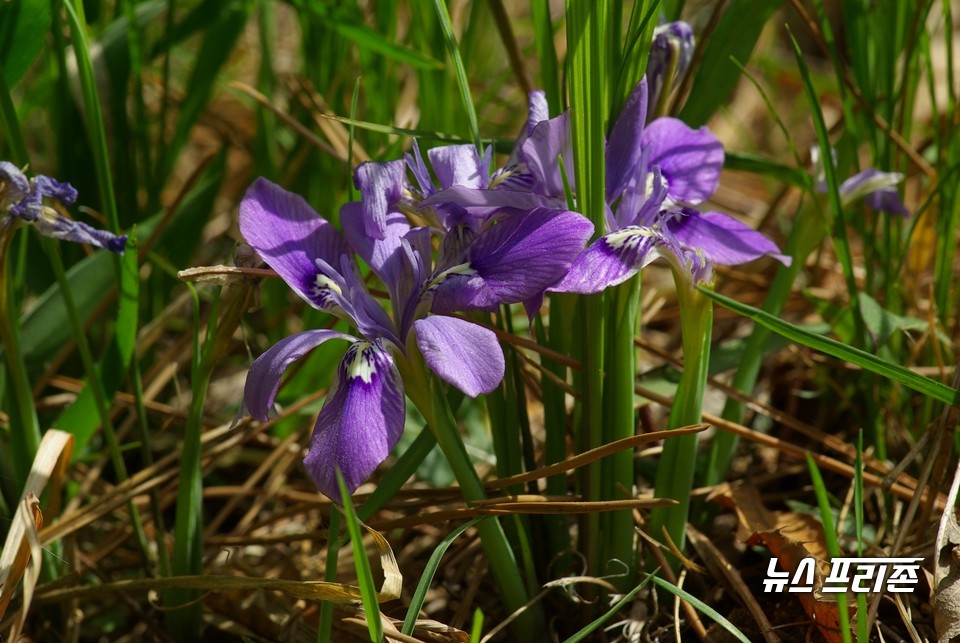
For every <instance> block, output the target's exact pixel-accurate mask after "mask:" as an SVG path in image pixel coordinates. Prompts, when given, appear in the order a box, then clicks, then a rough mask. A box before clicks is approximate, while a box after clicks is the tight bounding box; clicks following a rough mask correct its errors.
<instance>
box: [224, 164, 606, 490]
mask: <svg viewBox="0 0 960 643" xmlns="http://www.w3.org/2000/svg"><path fill="white" fill-rule="evenodd" d="M395 163H400V164H401V165H396V164H395ZM402 163H403V162H402V161H399V162H394V164H389V163H378V164H371V163H368V164H365V165H363V166H360V167H359V168H358V169H357V172H356V180H357V183H358V184H359V185H360V188H361V193H362V195H363V197H364V198H363V201H361V202H356V203H348V204H346V205H345V206H344V207H343V209H342V210H341V221H342V223H343V227H344V231H345V233H346V236H347V238H348V239H349V240H350V242H351V244H352V246H353V248H352V249H351V247H350V245H348V244H347V241H346V240H345V239H344V237H343V236H341V234H340V233H339V232H338V231H337V230H336V229H335V228H334V227H333V225H332V224H330V223H329V222H327V221H326V220H324V219H323V218H321V217H320V216H319V215H318V214H317V213H316V212H315V211H314V210H313V209H312V208H311V207H310V206H309V205H308V204H307V203H306V201H304V200H303V199H302V198H301V197H299V196H298V195H296V194H292V193H290V192H287V191H286V190H284V189H282V188H281V187H279V186H277V185H275V184H273V183H271V182H269V181H267V180H266V179H262V178H261V179H258V180H257V181H256V182H254V184H253V185H252V186H251V187H250V189H249V190H247V193H246V195H245V196H244V198H243V201H242V202H241V204H240V230H241V232H242V233H243V236H244V238H245V239H246V241H247V243H249V244H250V245H251V246H252V247H253V248H254V249H255V250H256V251H257V252H258V253H259V254H260V256H262V257H263V258H264V260H265V261H266V262H267V264H269V265H270V266H271V267H272V268H273V269H274V270H275V271H276V272H277V273H278V274H279V275H280V277H282V278H283V280H284V281H286V282H287V284H288V285H290V287H291V288H293V290H294V291H295V292H296V293H297V294H298V295H299V296H300V297H301V298H303V299H304V300H305V301H306V302H307V303H309V304H310V305H311V306H313V307H314V308H317V309H320V310H324V311H327V312H330V313H332V314H334V315H337V316H339V317H341V318H342V319H345V320H347V321H348V322H349V323H350V324H351V325H353V326H354V327H355V328H356V329H357V332H358V336H352V335H348V334H346V333H341V332H337V331H333V330H309V331H306V332H302V333H299V334H296V335H292V336H290V337H287V338H286V339H284V340H282V341H280V342H278V343H277V344H276V345H274V346H273V347H272V348H270V349H269V350H267V351H266V352H265V353H264V354H263V355H261V356H260V357H259V358H258V359H257V360H256V361H255V362H254V364H253V366H252V367H251V369H250V373H249V375H248V376H247V382H246V387H245V391H244V402H245V404H246V407H247V409H248V410H249V411H250V413H251V415H253V416H254V417H256V418H258V419H260V420H262V421H266V419H267V417H268V413H269V410H270V408H271V407H272V406H273V401H274V398H275V397H276V394H277V390H278V388H279V385H280V378H281V376H282V374H283V372H284V370H285V369H286V368H287V366H289V365H290V364H291V363H292V362H293V361H295V360H296V359H299V358H300V357H302V356H303V355H305V354H306V353H307V352H309V351H310V350H312V349H313V348H314V347H316V346H318V345H320V344H322V343H323V342H325V341H327V340H330V339H340V340H345V341H347V342H349V347H348V348H347V351H346V353H345V354H344V356H343V359H342V360H341V362H340V366H339V368H338V372H337V378H336V380H335V383H334V386H333V388H332V389H331V391H330V392H329V393H328V395H327V398H326V401H325V402H324V405H323V408H322V409H321V411H320V415H319V416H318V418H317V422H316V425H315V427H314V431H313V437H312V439H311V444H310V449H309V451H308V454H307V456H306V458H305V459H304V465H305V467H306V469H307V471H308V473H309V474H310V476H311V477H312V479H313V481H314V482H315V483H316V485H317V488H318V489H319V490H320V491H321V492H323V493H324V494H325V495H327V496H329V497H331V498H334V499H339V498H340V493H339V490H338V487H337V482H336V477H335V469H336V467H339V468H340V470H341V471H342V473H343V476H344V479H345V481H346V483H347V487H348V488H349V489H350V490H351V492H352V491H353V490H355V489H356V488H357V487H358V486H359V485H360V484H361V483H362V482H363V481H364V480H365V479H366V478H367V477H369V476H370V475H371V474H372V473H373V471H374V470H375V469H376V467H377V466H378V465H379V464H380V463H381V462H383V460H384V459H386V457H387V456H388V455H389V453H390V451H391V450H392V449H393V447H394V446H395V445H396V443H397V441H398V440H399V439H400V435H401V434H402V433H403V426H404V417H405V413H404V409H405V407H404V383H403V381H402V379H401V377H400V371H401V370H402V371H403V372H404V373H406V372H409V371H410V370H411V369H416V368H417V367H416V366H415V364H416V363H418V361H419V358H418V354H419V355H422V357H423V361H424V362H425V363H426V365H427V366H429V367H430V369H432V370H433V371H434V372H435V373H436V374H437V375H438V376H439V377H440V378H441V379H442V380H443V381H445V382H447V383H449V384H452V385H453V386H456V387H457V388H458V389H460V390H461V391H463V392H464V393H466V394H467V395H470V396H473V397H475V396H477V395H479V394H481V393H489V392H490V391H492V390H494V389H495V388H496V387H497V386H498V385H499V383H500V381H501V380H502V378H503V372H504V359H503V352H502V350H501V348H500V345H499V343H498V342H497V338H496V335H495V334H494V333H493V332H492V331H491V330H489V329H486V328H484V327H482V326H479V325H477V324H474V323H472V322H469V321H466V320H464V319H461V318H458V317H451V316H448V315H442V314H434V315H431V314H429V313H430V312H431V311H433V312H445V313H446V312H453V311H458V310H459V311H466V310H479V309H489V308H490V307H496V306H498V305H499V304H501V303H515V302H518V301H522V300H523V299H525V298H527V297H530V296H532V294H534V293H536V292H538V291H542V290H543V289H544V288H546V287H547V286H549V285H550V284H552V283H555V282H556V281H558V280H559V279H560V278H561V277H562V275H563V274H564V273H565V272H566V270H567V269H568V268H569V266H570V264H571V263H572V261H573V259H574V258H575V257H576V256H577V254H578V253H579V252H580V250H581V249H582V248H583V245H584V244H585V243H586V241H587V239H589V237H590V234H591V233H592V228H593V226H592V225H591V224H590V222H589V221H587V220H586V219H584V218H583V217H582V216H580V215H578V214H576V213H573V212H555V211H548V210H544V209H542V210H541V211H538V212H531V213H529V215H528V216H526V217H524V218H523V219H522V220H521V219H520V218H517V217H510V216H504V217H495V218H492V219H491V220H489V221H488V222H487V223H486V225H485V226H484V227H483V228H482V229H481V230H480V231H479V232H478V233H476V234H475V235H474V236H469V235H465V236H464V237H463V238H462V239H461V240H460V243H458V244H457V246H458V247H457V253H456V255H455V257H454V255H450V257H453V258H452V259H451V258H450V257H448V261H447V262H446V263H445V264H441V263H438V264H437V265H436V266H435V267H434V266H432V263H433V262H432V261H431V254H432V252H431V251H432V244H431V237H432V235H433V232H432V231H431V229H430V228H428V227H414V226H412V225H411V224H410V222H409V221H408V219H407V217H406V216H405V215H404V213H403V212H401V211H400V210H399V209H398V208H397V206H398V204H400V203H401V202H403V201H404V199H405V197H404V192H405V189H406V188H405V184H404V181H403V165H402ZM445 241H446V240H444V241H442V242H441V245H443V243H445ZM353 250H356V252H357V254H359V255H360V257H361V258H362V259H363V260H364V261H365V262H366V263H367V264H368V265H369V266H370V268H371V270H372V271H373V272H374V273H375V274H376V275H377V276H378V277H379V278H380V279H381V280H382V281H383V282H384V284H385V285H386V286H387V290H388V292H389V296H390V304H391V305H390V313H388V312H387V311H386V310H385V309H384V308H383V307H382V306H381V305H380V304H379V303H378V302H377V301H375V300H374V299H373V298H372V297H371V296H370V295H369V293H368V292H367V290H366V288H365V287H364V285H363V283H362V281H361V280H360V278H359V276H358V273H357V270H356V267H355V264H354V259H353ZM398 365H399V367H400V369H399V370H398ZM408 385H410V383H409V382H408Z"/></svg>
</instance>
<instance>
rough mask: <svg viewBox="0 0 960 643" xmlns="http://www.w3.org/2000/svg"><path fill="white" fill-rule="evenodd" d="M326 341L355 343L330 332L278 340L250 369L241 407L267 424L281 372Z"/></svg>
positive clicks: (346, 337) (312, 331)
mask: <svg viewBox="0 0 960 643" xmlns="http://www.w3.org/2000/svg"><path fill="white" fill-rule="evenodd" d="M328 339H346V340H349V341H354V338H353V337H351V336H350V335H345V334H343V333H338V332H337V331H333V330H324V329H320V330H308V331H306V332H303V333H298V334H296V335H290V336H289V337H286V338H284V339H281V340H280V341H279V342H277V343H276V344H274V345H273V346H271V347H270V348H269V349H267V351H266V352H265V353H264V354H263V355H261V356H260V357H258V358H257V360H256V361H255V362H254V363H253V366H251V367H250V372H249V373H247V382H246V384H245V385H244V387H243V404H244V406H246V407H247V411H249V412H250V415H252V416H253V417H255V418H257V419H258V420H260V421H261V422H266V421H267V418H268V417H269V414H270V409H271V408H272V407H273V400H274V398H276V396H277V390H278V389H279V388H280V378H281V377H282V376H283V372H284V371H285V370H287V367H288V366H290V364H292V363H293V362H295V361H296V360H298V359H300V358H301V357H303V356H304V355H306V354H307V353H309V352H310V351H311V350H313V349H314V348H316V347H317V346H319V345H320V344H322V343H323V342H325V341H327V340H328Z"/></svg>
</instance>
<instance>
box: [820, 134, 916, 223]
mask: <svg viewBox="0 0 960 643" xmlns="http://www.w3.org/2000/svg"><path fill="white" fill-rule="evenodd" d="M830 156H831V157H832V158H833V162H834V165H836V157H835V154H834V151H833V150H830ZM810 161H811V163H812V164H813V171H814V175H815V176H816V177H817V185H816V189H817V192H826V191H827V181H826V179H825V178H824V172H823V161H822V159H821V158H820V148H819V147H816V146H815V147H813V148H811V150H810ZM902 181H903V174H901V173H899V172H883V171H881V170H875V169H873V168H868V169H866V170H863V171H862V172H858V173H857V174H854V175H853V176H851V177H850V178H849V179H847V180H846V181H844V182H843V183H841V184H840V202H841V204H842V205H843V206H844V207H846V206H848V205H850V204H851V203H854V202H855V201H858V200H860V199H863V202H864V203H866V204H867V205H868V206H870V207H871V208H873V209H874V210H880V211H882V212H889V213H890V214H898V215H900V216H902V217H908V216H910V211H909V210H907V206H905V205H904V204H903V201H902V200H901V199H900V194H899V192H897V188H896V186H897V185H898V184H900V183H901V182H902Z"/></svg>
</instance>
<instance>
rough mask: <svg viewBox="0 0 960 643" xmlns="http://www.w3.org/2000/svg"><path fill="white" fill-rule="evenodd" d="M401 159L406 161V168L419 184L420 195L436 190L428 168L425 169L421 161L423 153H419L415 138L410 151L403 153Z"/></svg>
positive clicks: (429, 193) (426, 194)
mask: <svg viewBox="0 0 960 643" xmlns="http://www.w3.org/2000/svg"><path fill="white" fill-rule="evenodd" d="M403 159H404V161H406V164H407V169H408V170H410V173H411V174H412V175H413V178H415V179H416V180H417V184H418V185H419V186H420V195H421V196H424V197H426V196H429V195H431V194H433V193H434V192H436V191H437V189H436V188H435V187H434V185H433V179H431V178H430V170H428V169H427V164H426V163H424V162H423V155H422V154H420V145H419V144H418V143H417V139H413V148H412V151H411V152H407V153H406V154H404V155H403Z"/></svg>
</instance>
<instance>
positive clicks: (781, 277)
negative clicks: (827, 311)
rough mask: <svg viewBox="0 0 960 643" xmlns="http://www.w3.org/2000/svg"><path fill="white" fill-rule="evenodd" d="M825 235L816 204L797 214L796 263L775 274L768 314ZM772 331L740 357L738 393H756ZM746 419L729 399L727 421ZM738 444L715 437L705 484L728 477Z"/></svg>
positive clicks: (754, 335) (758, 335)
mask: <svg viewBox="0 0 960 643" xmlns="http://www.w3.org/2000/svg"><path fill="white" fill-rule="evenodd" d="M825 235H826V228H825V226H824V219H823V213H822V211H821V210H820V208H819V207H817V205H816V204H815V203H811V204H810V205H809V206H808V207H806V208H804V209H802V210H801V211H800V212H799V213H798V214H797V217H796V222H795V223H794V226H793V231H792V232H791V233H790V238H789V239H788V240H787V254H789V255H790V256H791V257H792V258H793V261H792V262H791V264H790V265H789V266H781V267H780V268H779V269H778V270H777V273H776V275H774V277H773V281H772V282H771V283H770V288H769V290H768V291H767V297H766V299H765V300H764V302H763V310H764V311H766V312H768V313H770V314H771V315H776V316H778V317H779V316H780V312H781V311H782V310H783V307H784V306H785V305H786V303H787V300H788V299H789V298H790V292H791V289H792V288H793V284H794V282H795V281H796V279H797V275H799V274H800V271H801V270H803V266H804V264H806V262H807V257H809V256H810V253H811V252H813V249H814V248H816V247H817V246H819V245H820V242H821V241H822V240H823V237H824V236H825ZM771 332H772V331H770V330H769V329H767V328H764V327H763V326H759V325H756V326H754V328H753V330H752V332H751V333H750V337H749V338H748V339H747V343H746V345H745V346H744V349H743V353H742V354H741V356H740V365H739V366H738V367H737V372H736V374H734V376H733V382H732V386H733V388H734V389H736V390H737V391H740V392H741V393H746V394H750V393H751V392H752V391H753V386H754V384H755V383H756V381H757V376H758V375H759V374H760V366H761V363H762V362H763V356H764V354H765V351H766V349H767V343H768V341H769V339H770V336H771ZM743 417H744V405H743V403H742V402H740V401H738V400H736V399H734V398H732V397H731V398H727V402H726V404H725V405H724V407H723V419H724V420H730V421H731V422H736V423H737V424H742V423H743ZM738 442H739V439H738V438H737V436H736V435H734V434H732V433H727V432H726V431H721V432H719V433H717V435H716V436H714V438H713V442H712V443H711V445H710V460H709V463H708V465H707V471H706V478H705V480H704V483H705V484H707V485H715V484H718V483H719V482H720V481H721V480H723V479H724V478H725V477H726V475H727V470H728V469H729V468H730V462H731V461H732V460H733V454H734V452H735V451H736V449H737V443H738Z"/></svg>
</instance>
